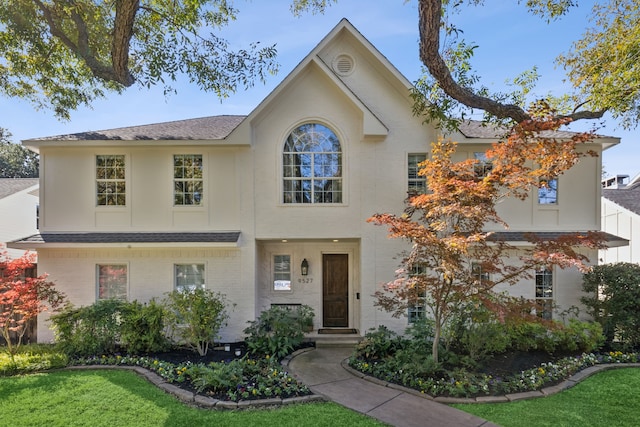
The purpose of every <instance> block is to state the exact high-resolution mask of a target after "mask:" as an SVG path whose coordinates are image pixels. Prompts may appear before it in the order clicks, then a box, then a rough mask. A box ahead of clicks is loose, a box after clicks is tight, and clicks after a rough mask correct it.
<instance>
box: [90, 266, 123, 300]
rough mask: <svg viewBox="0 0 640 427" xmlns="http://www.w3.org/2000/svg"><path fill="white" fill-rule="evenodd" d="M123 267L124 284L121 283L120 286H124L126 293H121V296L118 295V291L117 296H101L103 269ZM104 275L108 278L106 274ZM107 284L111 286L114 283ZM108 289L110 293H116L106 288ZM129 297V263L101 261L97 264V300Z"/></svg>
mask: <svg viewBox="0 0 640 427" xmlns="http://www.w3.org/2000/svg"><path fill="white" fill-rule="evenodd" d="M122 267H124V283H123V284H122V283H121V284H119V285H118V286H123V287H124V293H120V296H118V295H117V293H116V295H115V296H112V295H109V296H107V297H102V296H101V295H102V294H103V292H102V286H101V280H102V278H103V275H102V270H103V269H105V268H115V269H120V268H122ZM104 277H105V278H106V276H104ZM112 280H113V279H112ZM107 285H108V286H109V285H112V284H110V283H107ZM106 291H107V292H108V294H112V293H114V292H112V291H111V290H106ZM128 298H129V264H128V263H125V262H101V263H98V264H96V300H97V301H101V300H108V299H117V300H120V301H127V300H128Z"/></svg>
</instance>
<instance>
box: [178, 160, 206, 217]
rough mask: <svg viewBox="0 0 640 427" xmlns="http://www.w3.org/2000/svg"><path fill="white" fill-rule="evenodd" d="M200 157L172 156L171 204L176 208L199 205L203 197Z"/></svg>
mask: <svg viewBox="0 0 640 427" xmlns="http://www.w3.org/2000/svg"><path fill="white" fill-rule="evenodd" d="M202 177H203V174H202V155H200V154H177V155H174V156H173V178H174V183H173V203H174V205H176V206H185V205H201V204H202V197H203V194H204V192H203V188H204V184H203V179H202Z"/></svg>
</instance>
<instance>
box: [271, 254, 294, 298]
mask: <svg viewBox="0 0 640 427" xmlns="http://www.w3.org/2000/svg"><path fill="white" fill-rule="evenodd" d="M271 262H272V267H271V278H272V281H271V290H272V291H273V292H275V293H287V292H293V280H292V262H293V257H292V256H291V254H285V253H276V254H273V255H272V256H271ZM285 267H288V268H285Z"/></svg>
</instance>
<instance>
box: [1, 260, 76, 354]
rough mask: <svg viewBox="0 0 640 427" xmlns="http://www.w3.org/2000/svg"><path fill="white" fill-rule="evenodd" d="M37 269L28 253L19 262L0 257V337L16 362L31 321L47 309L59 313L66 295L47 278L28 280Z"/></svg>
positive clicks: (44, 276)
mask: <svg viewBox="0 0 640 427" xmlns="http://www.w3.org/2000/svg"><path fill="white" fill-rule="evenodd" d="M34 266H35V254H31V253H25V254H24V255H23V256H22V257H20V258H17V259H10V258H9V257H7V255H6V254H5V253H2V254H0V333H1V334H2V337H3V338H4V340H5V341H6V343H7V349H8V351H9V354H10V356H11V359H12V360H13V359H14V356H15V354H16V353H17V351H18V349H19V348H20V345H21V344H22V338H23V337H24V334H25V332H26V331H27V326H28V322H29V320H31V319H33V318H35V317H36V316H37V315H38V314H40V313H42V312H43V311H45V310H47V309H48V308H52V309H56V308H57V307H59V306H60V305H61V304H62V303H63V301H64V298H65V297H64V294H63V293H61V292H60V291H58V290H57V289H55V287H54V284H53V282H48V281H46V278H47V275H41V276H37V277H27V276H28V271H29V270H30V269H33V268H34Z"/></svg>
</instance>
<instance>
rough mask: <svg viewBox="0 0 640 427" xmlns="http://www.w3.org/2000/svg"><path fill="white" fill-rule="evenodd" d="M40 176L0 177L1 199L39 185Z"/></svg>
mask: <svg viewBox="0 0 640 427" xmlns="http://www.w3.org/2000/svg"><path fill="white" fill-rule="evenodd" d="M38 183H39V180H38V178H0V199H4V198H5V197H8V196H10V195H12V194H15V193H19V192H20V191H22V190H26V189H27V188H30V187H33V186H34V185H38Z"/></svg>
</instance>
